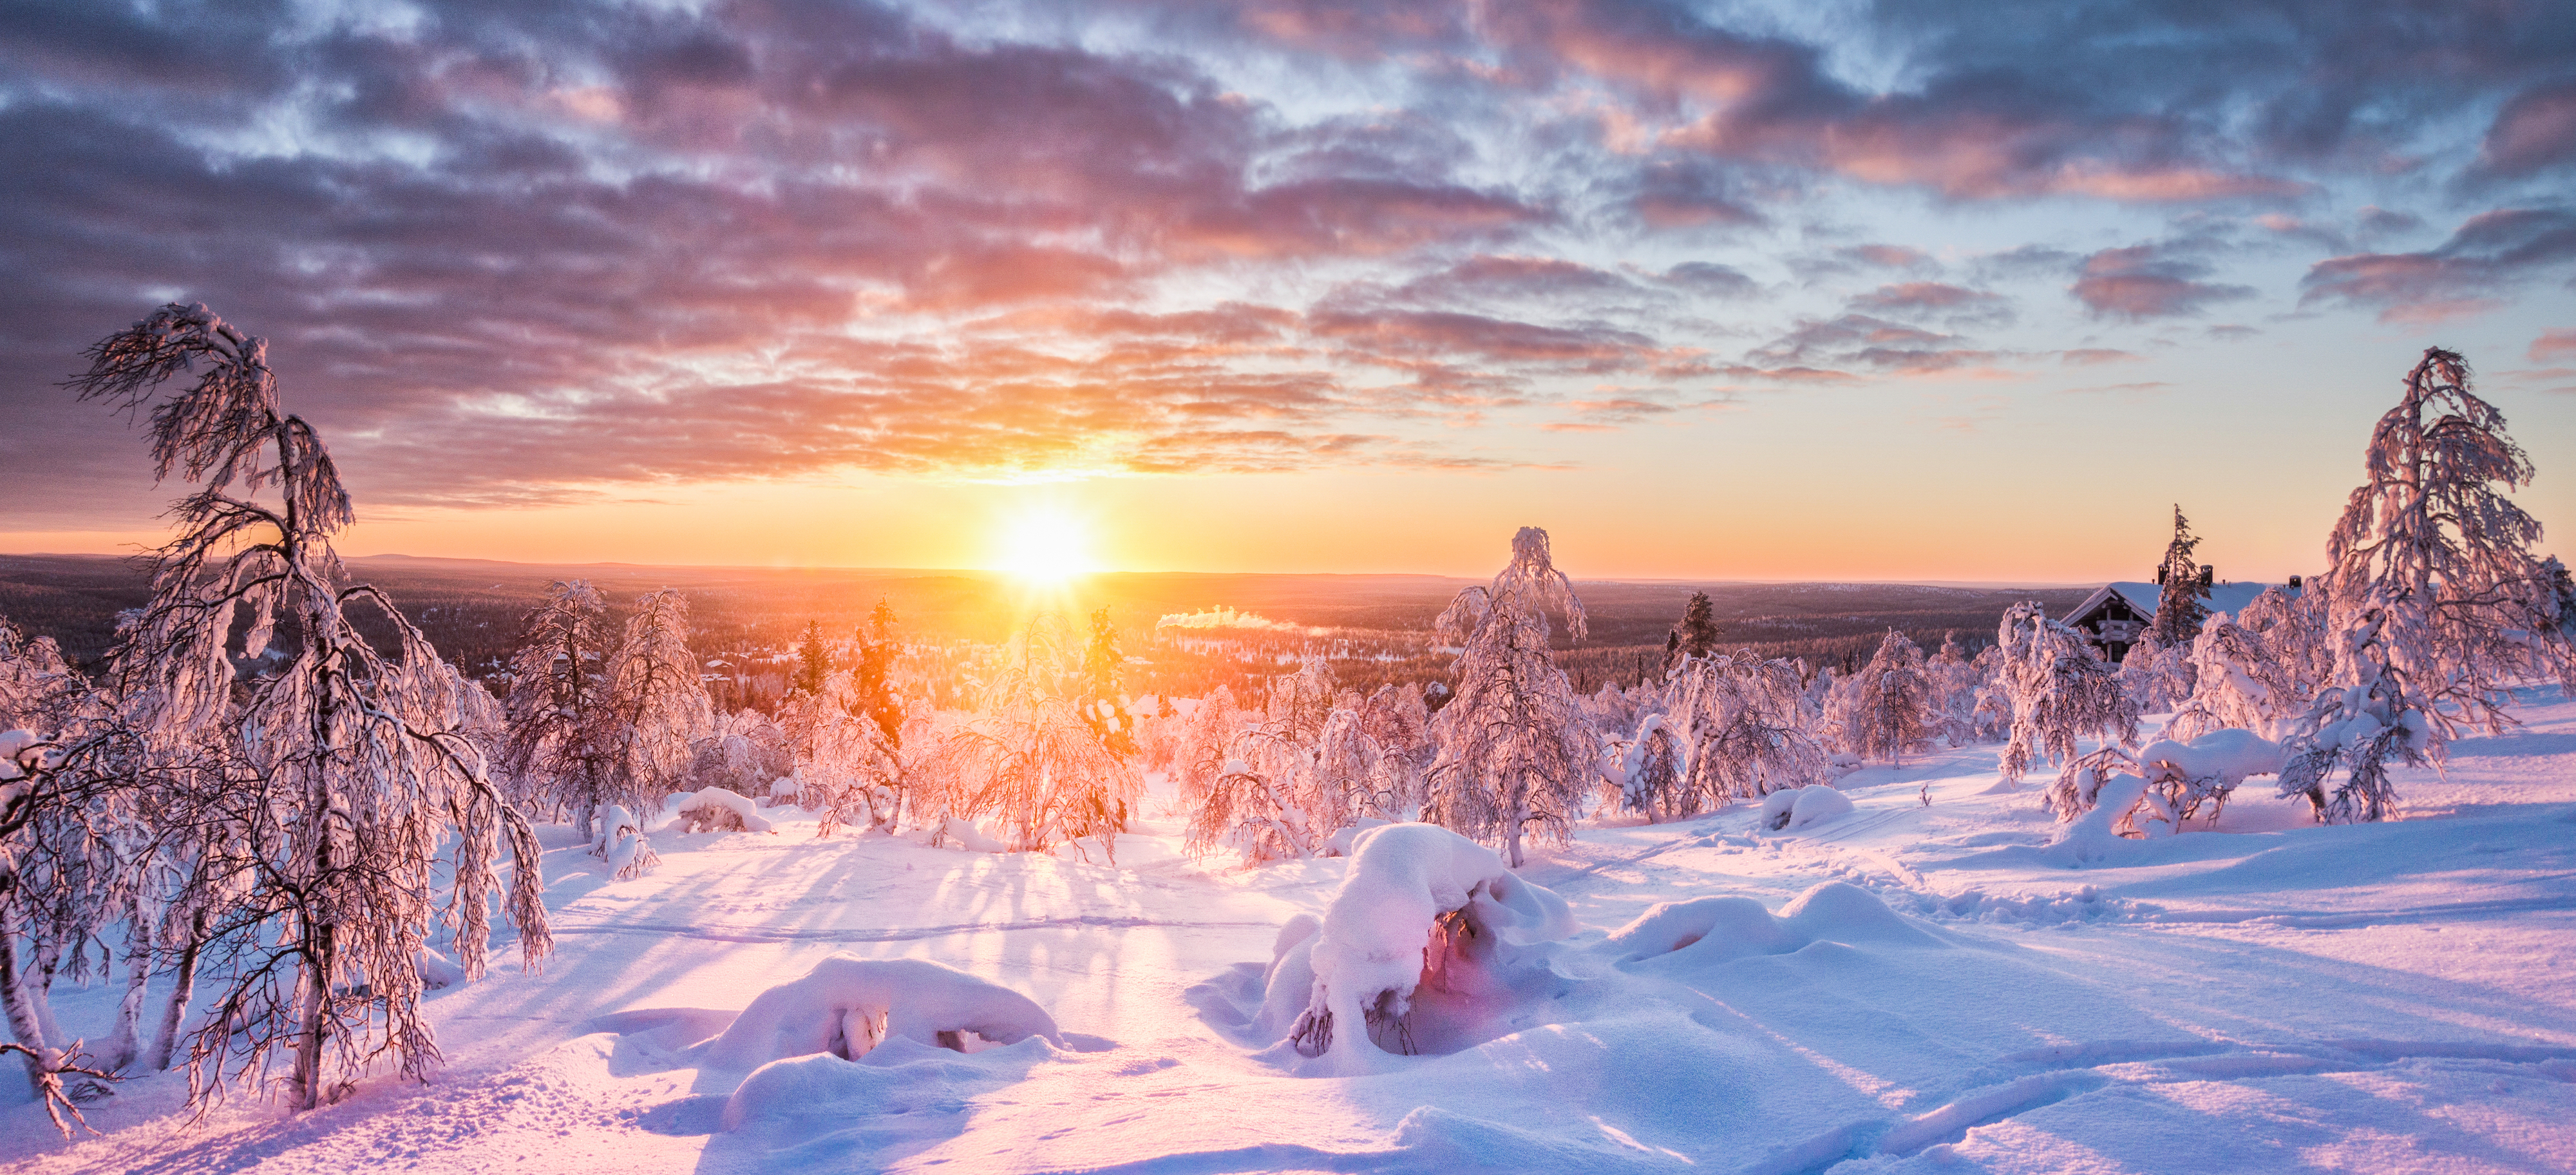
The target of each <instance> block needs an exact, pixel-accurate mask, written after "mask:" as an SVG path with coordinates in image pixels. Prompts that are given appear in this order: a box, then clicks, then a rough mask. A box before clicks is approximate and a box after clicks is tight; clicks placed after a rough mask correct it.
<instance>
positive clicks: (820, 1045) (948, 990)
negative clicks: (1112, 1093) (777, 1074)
mask: <svg viewBox="0 0 2576 1175" xmlns="http://www.w3.org/2000/svg"><path fill="white" fill-rule="evenodd" d="M970 1032H971V1033H973V1034H975V1035H976V1036H977V1037H980V1038H982V1039H984V1040H989V1041H994V1042H997V1043H1000V1044H1017V1043H1019V1042H1020V1041H1023V1040H1026V1039H1028V1038H1029V1037H1032V1036H1036V1037H1044V1038H1046V1039H1047V1040H1048V1041H1050V1042H1053V1043H1055V1044H1059V1045H1060V1044H1062V1043H1064V1040H1063V1036H1062V1034H1061V1033H1059V1032H1058V1031H1057V1030H1056V1026H1055V1020H1054V1018H1053V1017H1050V1016H1048V1015H1047V1014H1046V1011H1045V1010H1044V1009H1042V1008H1040V1007H1038V1005H1037V1003H1036V1001H1034V1000H1031V999H1030V998H1029V997H1027V996H1024V995H1021V994H1020V993H1018V992H1016V991H1012V990H1011V989H1009V988H1007V987H1003V986H1001V985H999V984H995V983H991V982H988V981H986V980H983V979H979V978H977V977H975V976H973V975H969V974H967V973H966V972H963V971H960V970H958V969H956V968H954V967H950V966H947V965H946V964H942V963H934V962H932V961H930V960H928V959H860V958H854V957H852V956H849V955H834V956H832V957H831V958H828V959H825V960H823V961H822V962H820V963H817V964H815V966H814V969H813V970H812V971H809V972H807V973H806V974H805V977H804V978H802V979H798V980H796V981H794V982H792V983H783V984H780V985H778V986H777V987H773V988H770V989H769V990H767V991H764V992H762V993H760V995H759V996H758V997H757V998H755V999H753V1000H752V1001H751V1006H750V1007H748V1008H744V1009H743V1010H742V1014H741V1015H740V1016H737V1017H735V1018H734V1021H733V1023H732V1025H730V1026H728V1027H727V1028H726V1029H725V1030H724V1034H723V1035H722V1036H719V1037H717V1038H716V1039H715V1040H714V1041H712V1042H710V1043H708V1045H707V1046H706V1049H705V1051H704V1052H703V1053H702V1054H701V1057H700V1060H701V1061H702V1062H703V1063H704V1064H705V1065H706V1066H708V1067H712V1068H719V1069H736V1070H741V1069H754V1068H758V1067H759V1066H761V1065H765V1064H768V1063H769V1062H771V1061H778V1060H785V1059H787V1058H790V1057H802V1056H808V1055H811V1054H816V1053H828V1054H830V1055H832V1056H835V1057H838V1058H840V1059H842V1060H844V1061H855V1060H858V1059H859V1058H861V1057H864V1056H866V1055H868V1052H869V1051H870V1050H872V1049H874V1048H876V1047H877V1045H878V1043H879V1042H882V1041H886V1040H891V1039H895V1038H901V1039H904V1040H909V1041H912V1042H913V1043H915V1044H920V1045H927V1046H931V1047H934V1048H948V1049H955V1050H958V1051H961V1052H962V1051H964V1050H965V1047H966V1043H967V1042H966V1039H965V1034H966V1033H970Z"/></svg>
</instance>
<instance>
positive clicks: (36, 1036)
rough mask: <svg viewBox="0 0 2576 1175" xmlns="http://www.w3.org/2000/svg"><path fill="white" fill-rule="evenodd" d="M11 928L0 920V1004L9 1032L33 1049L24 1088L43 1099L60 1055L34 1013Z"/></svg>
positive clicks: (29, 1057)
mask: <svg viewBox="0 0 2576 1175" xmlns="http://www.w3.org/2000/svg"><path fill="white" fill-rule="evenodd" d="M14 929H15V928H14V927H12V926H10V925H8V924H7V923H5V922H0V1005H5V1007H6V1010H7V1012H8V1017H9V1033H10V1035H12V1036H15V1037H17V1038H18V1043H20V1044H23V1045H25V1046H27V1047H28V1048H30V1049H33V1050H35V1051H34V1052H33V1053H32V1054H30V1055H28V1056H27V1087H28V1088H29V1089H31V1090H33V1091H35V1094H36V1098H37V1100H39V1101H42V1100H43V1099H44V1096H45V1083H46V1079H47V1078H48V1077H49V1076H50V1075H51V1074H52V1072H53V1070H54V1067H55V1066H57V1065H59V1064H61V1063H62V1055H61V1054H59V1053H57V1052H55V1051H54V1046H53V1042H52V1041H51V1040H49V1039H47V1038H46V1036H45V1030H44V1021H43V1019H42V1018H40V1017H39V1016H37V1014H36V1000H35V998H34V996H33V995H32V994H31V993H30V992H29V991H28V990H27V983H26V975H25V972H24V970H23V968H21V967H20V966H19V963H18V936H17V935H16V934H15V933H13V931H14Z"/></svg>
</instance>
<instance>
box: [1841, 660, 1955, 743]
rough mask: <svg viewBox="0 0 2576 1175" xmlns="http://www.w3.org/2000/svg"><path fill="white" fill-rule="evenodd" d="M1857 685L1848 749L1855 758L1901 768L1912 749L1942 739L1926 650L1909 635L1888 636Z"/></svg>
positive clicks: (1857, 680)
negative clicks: (1938, 736) (1881, 760)
mask: <svg viewBox="0 0 2576 1175" xmlns="http://www.w3.org/2000/svg"><path fill="white" fill-rule="evenodd" d="M1853 685H1854V686H1855V687H1856V689H1855V693H1856V694H1857V696H1856V697H1855V698H1854V706H1853V722H1852V724H1851V729H1850V731H1849V739H1850V741H1849V744H1848V745H1849V747H1850V750H1851V752H1852V753H1853V754H1855V755H1859V756H1861V757H1863V758H1869V757H1872V756H1877V757H1881V758H1885V759H1886V760H1887V761H1888V762H1890V763H1898V764H1901V763H1902V762H1903V761H1904V755H1905V752H1906V750H1907V748H1920V747H1922V746H1924V745H1926V744H1928V743H1930V742H1931V741H1932V738H1933V736H1935V735H1936V734H1938V733H1940V729H1941V725H1940V716H1939V712H1938V709H1937V706H1936V703H1935V699H1934V696H1933V687H1932V676H1931V674H1930V673H1929V672H1927V671H1926V670H1925V668H1924V662H1923V648H1922V646H1920V645H1917V644H1915V643H1914V641H1913V640H1912V638H1909V637H1907V636H1906V635H1905V634H1904V633H1901V632H1898V631H1896V630H1895V629H1893V628H1891V629H1888V630H1887V636H1886V637H1885V638H1884V639H1882V640H1880V641H1879V643H1878V652H1877V653H1875V654H1873V655H1872V656H1871V657H1870V659H1869V664H1867V665H1865V666H1862V667H1861V671H1860V673H1859V674H1858V675H1857V676H1856V677H1855V679H1854V681H1853Z"/></svg>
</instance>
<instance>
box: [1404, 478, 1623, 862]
mask: <svg viewBox="0 0 2576 1175" xmlns="http://www.w3.org/2000/svg"><path fill="white" fill-rule="evenodd" d="M1549 608H1555V609H1557V610H1558V612H1559V613H1560V614H1561V615H1563V616H1564V618H1565V623H1566V628H1567V630H1568V631H1570V632H1571V633H1572V634H1573V635H1574V637H1575V639H1577V640H1581V639H1582V638H1583V635H1584V631H1585V624H1584V616H1583V601H1582V600H1581V599H1580V598H1579V597H1577V596H1576V595H1575V594H1574V584H1573V581H1571V580H1569V579H1567V578H1566V576H1565V573H1564V572H1562V571H1559V570H1557V569H1556V565H1555V563H1554V562H1553V561H1552V560H1551V559H1550V557H1549V554H1548V542H1547V532H1546V531H1544V530H1541V529H1539V528H1537V527H1535V526H1525V527H1522V528H1521V529H1520V532H1519V533H1518V534H1515V535H1513V536H1512V559H1511V562H1510V563H1509V564H1508V565H1506V566H1505V567H1504V568H1503V570H1502V571H1501V572H1500V573H1499V574H1497V575H1495V576H1494V581H1493V583H1492V584H1491V585H1489V586H1486V587H1471V588H1468V589H1467V590H1465V591H1463V592H1460V593H1458V597H1457V598H1456V599H1455V600H1453V601H1451V602H1450V604H1449V607H1448V608H1447V609H1446V610H1444V611H1442V612H1441V613H1440V616H1439V618H1438V620H1437V621H1436V622H1435V623H1434V627H1435V629H1436V630H1437V632H1438V633H1439V636H1440V639H1441V640H1442V641H1444V642H1446V643H1451V644H1455V645H1458V646H1459V647H1460V648H1461V650H1462V651H1461V652H1460V653H1459V655H1458V662H1457V669H1456V674H1457V680H1458V686H1457V691H1458V692H1457V695H1456V697H1455V698H1454V699H1453V700H1451V701H1450V702H1449V704H1448V705H1446V706H1443V707H1441V709H1440V712H1439V713H1438V714H1436V715H1434V716H1433V717H1432V721H1431V730H1432V737H1433V741H1434V743H1435V745H1437V746H1438V748H1439V754H1438V757H1437V758H1436V759H1434V760H1433V761H1432V764H1431V769H1430V772H1429V778H1430V803H1429V805H1428V808H1427V811H1426V815H1427V816H1428V817H1429V818H1430V819H1431V820H1432V821H1433V822H1434V823H1438V824H1440V825H1443V826H1445V827H1448V828H1450V829H1453V830H1455V831H1457V832H1459V833H1461V834H1463V835H1465V836H1469V837H1474V838H1477V839H1479V840H1484V841H1489V842H1496V843H1499V844H1501V845H1503V846H1504V848H1505V850H1506V851H1505V854H1504V855H1505V856H1506V857H1507V858H1508V859H1509V860H1510V862H1511V864H1512V866H1513V867H1514V868H1518V867H1519V866H1520V864H1521V862H1522V851H1521V844H1522V841H1523V840H1524V839H1526V838H1528V837H1530V836H1533V835H1535V836H1538V837H1541V838H1544V839H1549V840H1559V841H1561V840H1564V839H1565V838H1566V836H1567V835H1568V834H1569V831H1570V829H1571V826H1572V822H1573V819H1574V816H1575V812H1576V810H1577V809H1578V808H1579V807H1580V806H1581V804H1582V796H1583V792H1584V791H1585V790H1586V789H1588V787H1589V786H1590V782H1591V779H1592V777H1593V776H1594V774H1595V767H1594V764H1593V758H1594V755H1595V753H1596V751H1597V750H1598V747H1597V746H1596V744H1595V740H1594V735H1593V733H1592V731H1591V729H1590V727H1589V725H1588V724H1587V723H1586V722H1585V721H1584V720H1583V709H1582V703H1581V701H1580V699H1578V698H1576V697H1575V694H1574V687H1573V685H1572V684H1571V683H1570V682H1568V681H1567V680H1566V678H1565V671H1564V670H1562V669H1559V668H1557V665H1556V658H1555V657H1554V656H1553V655H1552V654H1550V653H1549V651H1548V635H1549V631H1550V630H1549V627H1548V619H1547V611H1548V609H1549Z"/></svg>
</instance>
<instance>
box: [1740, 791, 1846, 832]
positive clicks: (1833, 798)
mask: <svg viewBox="0 0 2576 1175" xmlns="http://www.w3.org/2000/svg"><path fill="white" fill-rule="evenodd" d="M1851 811H1852V802H1851V797H1850V796H1846V795H1844V794H1843V793H1841V792H1839V791H1836V790H1835V789H1833V788H1831V787H1827V786H1825V785H1824V784H1812V785H1810V786H1807V787H1792V788H1783V789H1781V790H1779V791H1775V792H1773V793H1771V794H1770V795H1767V796H1764V797H1762V826H1763V827H1765V828H1769V829H1772V830H1774V831H1782V830H1791V831H1794V830H1796V829H1800V828H1805V827H1806V826H1808V825H1810V824H1816V823H1819V822H1822V821H1826V820H1831V819H1833V818H1834V817H1836V816H1848V815H1850V814H1851Z"/></svg>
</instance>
